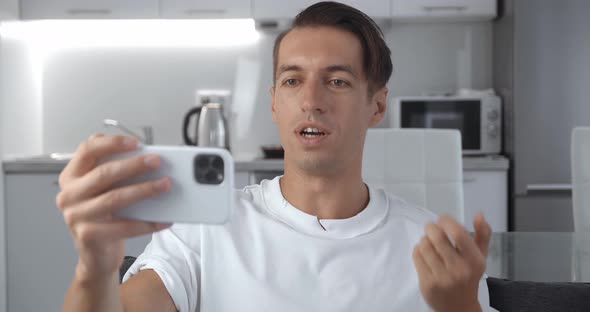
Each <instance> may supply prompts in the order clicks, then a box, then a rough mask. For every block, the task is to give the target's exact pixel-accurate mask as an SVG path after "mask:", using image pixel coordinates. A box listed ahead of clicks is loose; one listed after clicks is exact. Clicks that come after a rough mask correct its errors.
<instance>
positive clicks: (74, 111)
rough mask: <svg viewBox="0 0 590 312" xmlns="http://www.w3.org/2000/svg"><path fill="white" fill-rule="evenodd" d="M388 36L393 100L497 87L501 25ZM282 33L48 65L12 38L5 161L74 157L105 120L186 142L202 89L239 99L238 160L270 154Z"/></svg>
mask: <svg viewBox="0 0 590 312" xmlns="http://www.w3.org/2000/svg"><path fill="white" fill-rule="evenodd" d="M383 30H384V32H385V35H386V40H387V43H388V45H389V46H390V48H391V50H392V58H393V64H394V74H393V77H392V79H391V81H390V82H389V84H388V87H389V88H390V90H391V91H390V96H399V95H416V94H423V93H445V92H454V91H456V90H457V89H458V88H478V89H484V88H491V87H492V55H491V51H492V48H491V47H492V24H491V22H489V21H487V22H471V23H469V22H463V23H446V24H442V25H441V24H414V25H412V24H410V25H407V24H399V25H390V26H387V27H385V28H384V29H383ZM52 35H54V36H59V35H60V34H52ZM276 35H277V33H276V32H270V33H269V32H261V33H260V37H259V38H258V39H257V40H255V41H254V42H252V43H246V44H243V45H240V46H231V47H214V48H212V47H191V46H176V47H173V48H166V47H158V46H155V47H154V46H151V47H98V48H77V49H76V48H70V49H68V48H65V49H61V50H57V51H55V52H54V53H51V54H50V55H48V56H47V57H46V58H45V59H44V60H43V61H42V62H40V63H41V64H34V62H35V61H37V60H32V59H31V58H32V57H35V55H33V56H31V54H30V53H28V52H27V49H28V48H29V46H28V45H27V42H23V40H19V39H18V38H16V39H15V38H3V41H2V49H3V54H2V64H3V65H2V66H3V68H2V78H3V80H4V84H3V89H2V103H4V117H3V120H2V128H3V129H4V130H3V145H4V155H15V154H16V155H31V154H42V153H49V152H71V151H73V150H74V149H75V147H76V146H77V145H78V144H79V142H80V141H82V140H84V139H85V138H86V137H87V136H89V135H90V134H92V133H94V132H96V131H104V127H103V126H102V120H103V119H104V118H113V119H117V120H120V121H122V122H123V123H125V124H128V125H129V126H130V127H131V126H136V127H139V126H144V125H149V126H152V127H153V132H154V140H155V143H156V144H172V145H176V144H182V135H181V126H182V118H183V116H184V114H185V113H186V112H187V111H188V110H189V109H190V108H191V107H193V106H195V105H196V104H197V99H196V90H198V89H224V90H230V91H232V97H231V101H230V103H226V104H229V105H226V107H225V108H224V109H225V110H227V111H228V112H227V113H229V112H232V113H231V114H229V116H230V125H229V127H230V132H231V134H232V135H230V138H231V140H232V142H231V147H232V152H233V153H234V157H236V158H253V157H255V156H257V155H258V156H260V153H261V151H260V146H261V145H264V144H272V143H279V138H278V134H277V131H276V130H275V126H274V124H273V123H272V120H271V115H270V96H269V88H270V86H271V84H272V46H273V43H274V39H275V38H276ZM36 65H38V66H36ZM32 90H39V92H32ZM237 93H239V94H237ZM387 123H388V120H386V121H384V123H383V126H387ZM135 129H137V128H135ZM238 129H239V130H240V131H236V130H238ZM245 129H247V131H244V130H245ZM138 132H139V131H138Z"/></svg>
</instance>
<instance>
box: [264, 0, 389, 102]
mask: <svg viewBox="0 0 590 312" xmlns="http://www.w3.org/2000/svg"><path fill="white" fill-rule="evenodd" d="M317 26H330V27H335V28H338V29H342V30H345V31H348V32H351V33H352V34H354V35H355V36H356V37H357V38H358V39H359V41H360V42H361V46H362V49H363V51H362V53H363V70H364V72H365V75H366V77H367V80H368V84H369V93H371V94H372V93H373V92H375V91H377V90H378V89H380V88H382V87H384V86H385V84H386V83H387V81H389V78H390V77H391V72H392V70H393V65H392V64H391V51H390V50H389V47H387V44H386V43H385V40H384V39H383V32H382V31H381V28H379V26H378V25H377V23H375V21H373V20H372V19H371V18H370V17H369V16H367V14H365V13H363V12H361V11H359V10H357V9H355V8H353V7H351V6H348V5H346V4H342V3H338V2H332V1H325V2H318V3H316V4H313V5H311V6H309V7H308V8H307V9H305V10H303V11H301V13H299V14H297V16H295V20H294V21H293V23H292V24H291V27H290V28H289V29H287V30H286V31H284V32H282V33H281V34H280V35H279V36H278V37H277V39H276V40H275V44H274V48H273V84H274V82H275V81H276V73H277V64H278V54H279V47H280V45H281V41H282V40H283V38H284V37H285V36H286V35H287V34H288V33H289V32H290V31H291V30H293V29H295V28H298V27H317Z"/></svg>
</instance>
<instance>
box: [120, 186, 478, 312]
mask: <svg viewBox="0 0 590 312" xmlns="http://www.w3.org/2000/svg"><path fill="white" fill-rule="evenodd" d="M279 178H280V177H276V178H275V179H273V180H265V181H263V182H262V183H261V184H260V185H252V186H248V187H246V188H245V189H244V190H242V191H237V192H236V194H237V200H236V202H237V204H236V206H235V207H234V211H233V214H232V216H231V219H230V221H229V222H228V223H226V224H224V225H189V224H175V225H173V226H172V227H170V228H169V229H167V230H164V231H161V232H158V233H155V234H153V237H152V241H151V242H150V243H149V244H148V246H147V247H146V249H145V251H144V253H143V254H141V255H140V256H139V257H138V258H137V260H136V261H135V263H134V264H133V265H132V266H131V268H130V269H129V270H128V272H127V274H125V277H124V280H127V279H128V278H129V277H130V276H131V275H133V274H136V273H137V272H138V271H139V270H144V269H153V270H154V271H155V272H156V273H157V274H158V275H159V276H160V278H161V279H162V281H163V283H164V285H165V286H166V289H167V290H168V292H169V293H170V296H171V297H172V299H173V300H174V303H175V304H176V308H177V309H178V310H179V311H181V312H188V311H201V312H209V311H215V312H225V311H232V312H235V311H273V312H274V311H285V312H287V311H297V312H299V311H325V312H328V311H373V312H377V311H388V312H389V311H414V312H419V311H431V309H430V308H429V306H428V304H427V303H426V302H425V301H424V299H423V297H422V294H421V293H420V289H419V287H418V275H417V273H416V270H415V267H414V264H413V262H412V250H413V248H414V246H415V245H416V244H417V243H418V241H419V240H420V238H421V237H422V235H423V229H424V224H426V223H427V222H429V221H433V220H434V219H435V217H436V216H435V215H434V214H433V213H431V212H429V211H426V210H424V209H421V208H418V207H415V206H411V205H409V204H407V203H405V202H404V201H403V200H401V199H399V198H397V197H395V196H393V195H391V194H388V193H386V192H385V191H383V190H381V189H374V188H371V187H369V197H370V199H369V204H368V206H367V207H366V208H365V209H364V210H363V211H361V212H360V213H359V214H357V215H356V216H354V217H352V218H349V219H330V220H328V219H324V220H320V221H318V219H317V218H316V217H315V216H313V215H309V214H306V213H304V212H302V211H301V210H299V209H297V208H295V207H293V206H292V205H290V204H289V203H288V202H287V201H286V200H285V198H284V197H283V195H282V193H281V189H280V185H279ZM320 222H321V224H320ZM479 301H480V304H481V305H482V307H486V308H483V311H486V310H487V307H488V305H489V297H488V288H487V284H486V282H485V279H484V278H482V280H481V282H480V286H479Z"/></svg>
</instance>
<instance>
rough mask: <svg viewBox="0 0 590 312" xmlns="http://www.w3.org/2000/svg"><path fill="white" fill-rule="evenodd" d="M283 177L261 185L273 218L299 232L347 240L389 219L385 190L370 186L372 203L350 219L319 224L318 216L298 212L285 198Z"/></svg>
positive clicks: (320, 221)
mask: <svg viewBox="0 0 590 312" xmlns="http://www.w3.org/2000/svg"><path fill="white" fill-rule="evenodd" d="M281 177H282V176H278V177H275V178H274V179H272V180H265V181H263V182H262V183H261V186H262V192H263V196H264V201H265V204H266V208H267V209H268V211H269V212H270V213H271V214H272V215H273V216H274V217H276V218H278V219H279V220H280V221H282V222H284V223H286V224H287V225H288V226H290V227H291V228H293V229H294V230H296V231H299V232H302V233H305V234H308V235H312V236H316V237H320V238H331V239H347V238H353V237H357V236H360V235H363V234H366V233H369V232H371V231H372V230H373V229H375V228H376V227H378V226H379V224H381V222H383V221H384V219H385V217H386V216H387V210H388V205H387V197H386V196H385V194H384V193H383V191H381V190H375V189H373V188H372V187H370V186H367V187H368V189H369V204H368V205H367V207H365V209H363V210H362V211H361V212H360V213H358V214H357V215H355V216H353V217H351V218H347V219H321V220H319V221H318V219H317V217H316V216H314V215H310V214H308V213H305V212H303V211H301V210H299V209H297V208H296V207H294V206H293V205H291V204H290V203H289V202H288V201H287V200H286V199H285V197H283V193H282V192H281V186H280V184H279V180H280V178H281ZM320 223H321V224H320Z"/></svg>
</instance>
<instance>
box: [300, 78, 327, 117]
mask: <svg viewBox="0 0 590 312" xmlns="http://www.w3.org/2000/svg"><path fill="white" fill-rule="evenodd" d="M302 91H303V98H302V101H301V110H302V111H304V112H313V111H316V112H319V113H323V112H325V111H326V107H325V105H326V101H325V99H324V90H323V88H322V86H321V84H320V83H318V82H315V81H314V82H311V81H308V83H306V84H305V85H304V86H303V90H302Z"/></svg>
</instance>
